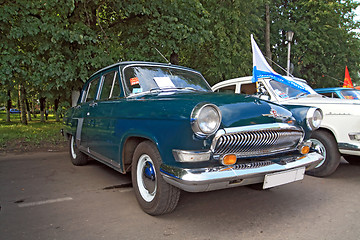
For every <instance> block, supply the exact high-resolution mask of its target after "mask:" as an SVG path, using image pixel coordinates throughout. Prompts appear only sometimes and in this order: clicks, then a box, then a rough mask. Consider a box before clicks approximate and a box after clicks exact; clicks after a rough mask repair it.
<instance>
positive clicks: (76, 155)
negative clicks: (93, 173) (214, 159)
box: [69, 135, 88, 166]
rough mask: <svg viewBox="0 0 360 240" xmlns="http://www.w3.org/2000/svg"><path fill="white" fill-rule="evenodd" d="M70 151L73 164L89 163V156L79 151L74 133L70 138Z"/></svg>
mask: <svg viewBox="0 0 360 240" xmlns="http://www.w3.org/2000/svg"><path fill="white" fill-rule="evenodd" d="M69 152H70V159H71V162H72V164H74V165H75V166H83V165H86V164H87V163H88V156H87V155H86V154H85V153H82V152H80V151H79V149H78V148H77V145H76V140H75V137H74V136H73V135H71V136H70V138H69Z"/></svg>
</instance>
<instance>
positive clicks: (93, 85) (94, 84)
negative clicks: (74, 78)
mask: <svg viewBox="0 0 360 240" xmlns="http://www.w3.org/2000/svg"><path fill="white" fill-rule="evenodd" d="M99 80H100V77H98V78H95V79H94V80H92V81H91V82H90V83H89V85H88V87H87V93H86V98H85V102H90V101H93V100H95V99H96V97H97V90H98V86H99Z"/></svg>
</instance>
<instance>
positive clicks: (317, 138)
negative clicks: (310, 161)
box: [306, 130, 341, 177]
mask: <svg viewBox="0 0 360 240" xmlns="http://www.w3.org/2000/svg"><path fill="white" fill-rule="evenodd" d="M310 141H311V142H312V143H313V148H314V149H315V150H316V151H317V152H318V153H320V154H321V155H322V156H323V157H324V160H323V161H321V162H320V163H319V164H318V165H317V166H316V167H315V168H314V169H312V170H309V171H307V172H306V173H307V174H309V175H312V176H315V177H326V176H329V175H331V174H332V173H333V172H335V170H336V168H337V167H338V166H339V163H340V157H341V156H340V153H339V150H338V146H337V143H336V140H335V138H334V136H333V135H332V134H330V133H328V132H326V131H323V130H317V131H315V132H313V133H312V135H311V137H310Z"/></svg>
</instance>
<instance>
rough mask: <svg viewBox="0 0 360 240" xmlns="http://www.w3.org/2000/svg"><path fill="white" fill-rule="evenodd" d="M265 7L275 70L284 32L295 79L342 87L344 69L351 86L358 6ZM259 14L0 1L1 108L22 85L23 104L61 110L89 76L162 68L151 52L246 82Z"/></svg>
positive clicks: (184, 3) (172, 4) (226, 0)
mask: <svg viewBox="0 0 360 240" xmlns="http://www.w3.org/2000/svg"><path fill="white" fill-rule="evenodd" d="M266 2H269V3H270V8H271V19H272V22H271V23H272V24H271V46H272V53H273V60H274V61H275V62H277V63H278V64H280V65H281V66H286V55H287V42H286V40H285V32H286V31H287V30H288V29H292V30H293V31H294V32H295V37H294V38H295V40H294V43H293V44H292V50H291V53H292V54H291V56H292V59H291V61H292V63H294V65H295V72H294V75H296V76H299V77H303V78H305V79H308V80H310V83H311V84H313V86H326V85H329V86H330V85H333V86H334V85H337V83H334V82H332V81H330V80H328V79H330V78H326V76H331V77H333V78H336V79H340V80H343V78H344V68H345V66H346V65H347V66H348V68H349V70H350V75H351V77H352V78H353V81H354V82H356V81H359V77H358V72H359V68H360V65H359V59H360V48H359V44H360V43H359V36H358V35H357V34H356V33H354V32H351V31H352V30H353V29H357V28H359V23H356V22H354V19H353V13H352V11H353V10H354V9H355V8H356V7H357V6H358V5H359V3H356V2H354V1H353V0H341V1H340V0H330V1H328V0H326V1H325V0H320V1H307V0H272V1H268V0H267V1H266ZM264 5H265V1H263V0H252V1H241V0H221V1H216V0H206V1H205V0H153V1H146V0H105V1H104V0H93V1H88V0H61V1H58V0H56V1H55V0H47V1H44V0H33V1H28V0H5V1H2V3H0V6H1V7H0V49H1V55H0V56H1V59H0V61H1V65H0V86H1V92H0V99H1V100H2V101H6V100H7V96H6V93H7V91H6V90H7V89H11V90H12V91H13V92H14V90H16V89H17V88H18V86H19V85H23V86H24V87H25V88H26V94H27V95H28V97H27V98H29V99H34V98H37V99H38V98H40V97H46V98H47V100H48V101H53V100H55V99H61V102H63V101H65V100H68V99H70V94H71V91H72V90H79V88H81V86H82V85H83V83H84V81H86V79H87V78H88V77H89V76H90V75H91V74H92V73H93V72H95V71H96V70H98V69H100V68H102V67H105V66H107V65H109V64H112V63H114V62H118V61H130V60H143V61H158V62H164V59H163V58H162V57H161V56H160V54H158V52H157V51H156V50H155V49H158V50H159V51H160V52H161V53H162V54H163V55H165V56H166V58H169V57H170V55H171V54H175V55H176V56H178V57H179V63H180V65H185V66H189V67H192V68H195V69H198V70H200V71H201V72H202V73H203V74H204V76H205V77H206V78H207V79H208V81H209V82H210V83H211V84H214V83H216V82H219V81H222V80H225V79H229V78H234V77H238V76H244V75H250V74H251V70H252V53H251V46H250V34H254V36H255V39H256V40H257V42H258V44H259V46H260V48H261V49H265V48H264V42H265V41H264V29H265V18H264V14H265V8H264ZM263 52H264V51H263ZM276 70H277V71H278V69H276ZM280 72H281V71H280ZM322 76H324V77H322ZM14 95H16V94H14V93H12V96H14ZM13 102H14V101H13Z"/></svg>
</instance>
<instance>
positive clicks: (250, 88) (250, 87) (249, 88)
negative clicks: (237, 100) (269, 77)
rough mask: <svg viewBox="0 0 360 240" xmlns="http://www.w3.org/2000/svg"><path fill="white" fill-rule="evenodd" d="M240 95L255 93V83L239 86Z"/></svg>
mask: <svg viewBox="0 0 360 240" xmlns="http://www.w3.org/2000/svg"><path fill="white" fill-rule="evenodd" d="M240 93H241V94H249V95H253V94H255V93H256V83H245V84H241V86H240Z"/></svg>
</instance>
